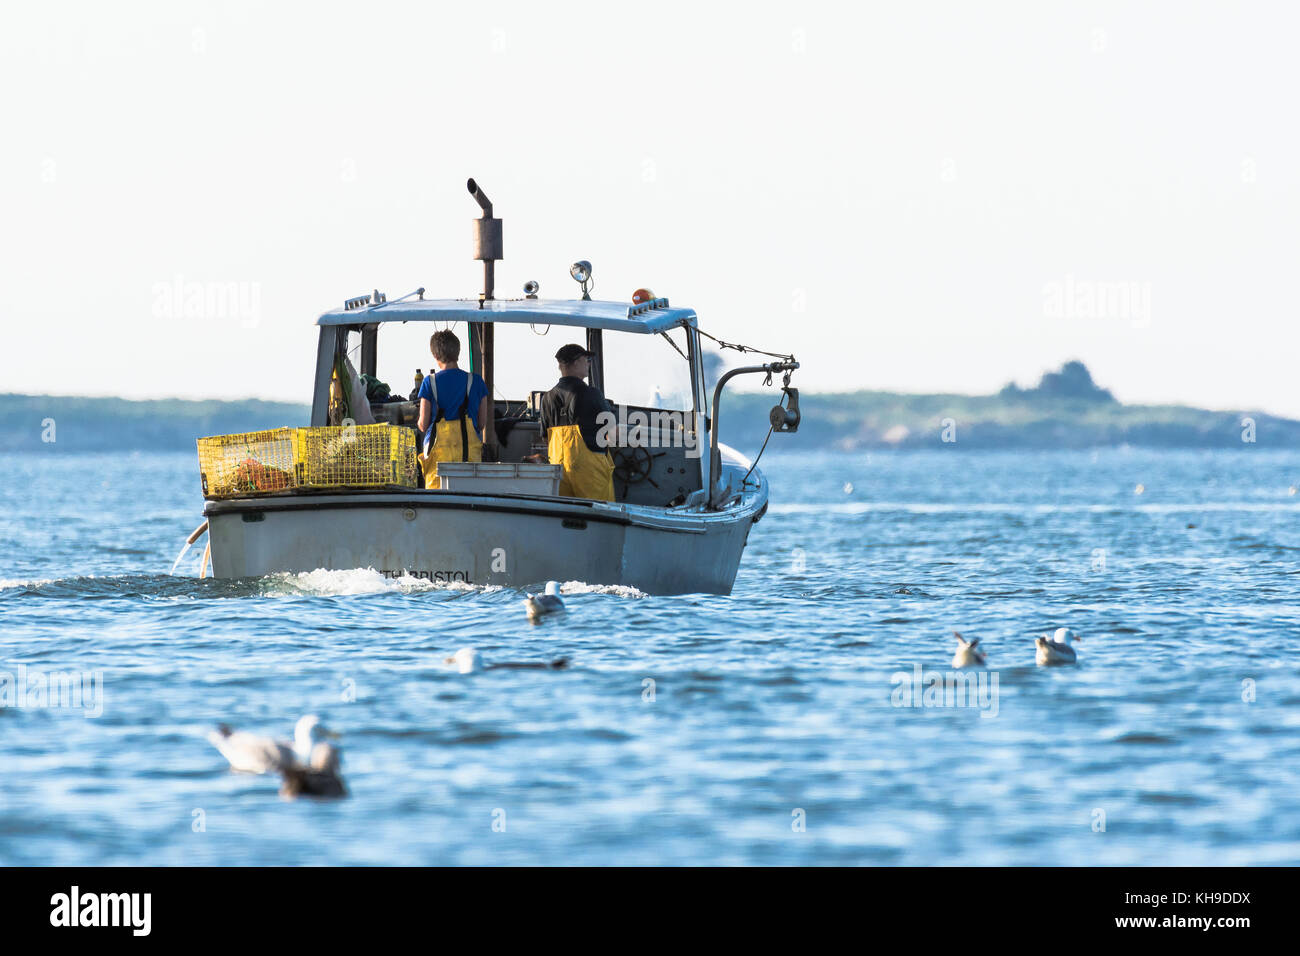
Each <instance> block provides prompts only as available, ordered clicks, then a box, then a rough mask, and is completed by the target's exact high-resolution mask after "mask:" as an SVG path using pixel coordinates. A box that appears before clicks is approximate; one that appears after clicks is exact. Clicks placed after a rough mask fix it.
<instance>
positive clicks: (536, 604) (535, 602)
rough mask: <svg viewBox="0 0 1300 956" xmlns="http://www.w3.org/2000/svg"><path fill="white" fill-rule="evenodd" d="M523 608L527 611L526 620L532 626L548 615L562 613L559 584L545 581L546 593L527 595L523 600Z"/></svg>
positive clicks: (562, 604)
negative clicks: (531, 623)
mask: <svg viewBox="0 0 1300 956" xmlns="http://www.w3.org/2000/svg"><path fill="white" fill-rule="evenodd" d="M524 607H525V608H526V609H527V610H528V620H530V621H532V622H533V623H534V624H536V623H537V622H539V621H540V620H541V619H542V618H544V617H545V616H546V615H548V614H555V613H556V612H558V611H563V610H564V601H562V600H561V599H560V583H559V582H558V581H547V582H546V592H545V593H544V594H530V595H528V597H527V598H525V599H524Z"/></svg>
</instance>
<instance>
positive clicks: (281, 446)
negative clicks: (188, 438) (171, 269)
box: [191, 179, 799, 594]
mask: <svg viewBox="0 0 1300 956" xmlns="http://www.w3.org/2000/svg"><path fill="white" fill-rule="evenodd" d="M468 188H469V192H470V194H471V195H472V196H473V197H474V198H475V199H476V200H477V201H478V203H479V206H480V208H481V210H482V214H481V216H480V217H479V218H477V219H474V220H472V222H473V226H474V228H473V237H474V253H475V255H474V258H475V259H477V260H479V261H481V262H482V263H483V290H482V292H481V293H480V294H479V295H478V296H477V297H476V298H473V299H433V298H425V295H424V289H417V290H416V291H414V292H412V293H410V294H409V295H406V296H403V297H401V298H399V299H394V300H391V301H390V300H389V299H388V298H387V297H386V296H385V295H384V294H382V293H380V292H379V291H377V290H376V291H374V292H372V293H371V294H368V295H362V296H357V297H355V298H353V299H349V300H347V301H346V302H345V303H344V305H343V307H342V308H338V309H335V310H332V311H328V312H326V313H324V314H323V315H321V316H320V317H319V318H318V319H317V322H316V324H317V326H318V327H319V344H318V348H317V353H316V370H315V380H314V389H313V393H312V410H311V422H310V427H308V428H305V429H283V430H279V431H280V433H276V434H272V433H255V434H252V435H247V436H227V438H222V437H220V436H218V438H216V439H200V464H201V470H202V472H203V483H204V492H205V496H206V497H207V499H208V500H207V501H206V503H205V507H204V515H205V518H206V522H205V524H206V531H207V534H208V546H207V552H206V555H205V558H204V564H203V569H204V570H203V573H206V566H207V561H208V555H210V560H211V568H212V574H213V576H215V577H218V578H241V577H257V576H263V575H267V574H272V573H276V572H301V571H312V570H315V569H319V568H325V569H351V568H372V569H374V570H376V571H379V572H381V573H383V574H384V575H386V576H391V577H398V576H405V575H410V576H412V577H416V578H424V579H428V580H431V581H439V582H463V583H465V584H471V585H503V586H509V587H528V586H534V585H539V584H541V583H544V582H546V581H548V580H557V581H583V582H587V583H588V584H600V585H625V586H630V587H633V588H636V589H638V590H640V591H642V592H645V593H647V594H680V593H691V592H703V593H713V594H727V593H730V591H731V589H732V586H733V583H734V581H735V578H736V572H737V569H738V568H739V565H740V561H741V557H742V554H743V552H744V550H745V545H746V542H747V540H748V537H749V532H750V529H751V528H752V527H753V526H754V524H755V523H756V522H758V521H759V519H761V518H762V517H763V515H764V513H765V512H766V510H767V505H768V494H769V488H768V481H767V479H766V478H765V476H764V474H763V472H762V471H761V470H760V469H759V468H758V467H757V463H756V462H751V461H750V460H748V459H747V458H746V457H745V456H743V455H742V454H740V453H739V452H737V451H735V450H734V449H732V448H730V447H728V446H727V445H725V444H724V443H722V442H721V441H720V440H719V421H720V404H721V402H722V393H723V388H724V386H726V384H727V383H728V382H729V381H731V380H732V379H734V378H735V377H736V376H739V375H758V374H761V375H763V376H764V377H765V379H764V380H765V382H767V383H768V384H771V383H772V381H773V377H774V376H781V385H780V386H779V387H780V393H779V394H780V398H779V400H778V401H777V403H776V404H775V405H774V406H773V407H772V410H771V414H770V423H769V424H770V427H769V431H768V435H769V437H770V436H771V434H772V433H773V432H792V431H794V430H795V429H797V428H798V425H799V405H798V390H797V389H795V388H793V387H791V386H790V375H791V373H792V372H793V371H794V370H795V369H797V368H798V367H799V363H798V362H796V361H795V360H794V357H793V356H790V355H784V356H783V355H780V354H778V353H764V354H765V355H766V356H768V357H771V358H772V359H773V360H772V361H768V362H764V363H762V364H757V365H749V366H742V367H738V368H731V369H729V370H727V371H725V372H724V373H723V374H721V375H719V376H718V377H717V381H716V384H715V386H714V388H713V392H712V396H711V403H710V395H709V394H708V392H707V389H706V367H707V366H706V361H705V355H706V351H705V347H706V345H708V344H709V343H710V342H712V343H717V344H718V345H720V346H722V347H728V348H739V349H740V350H741V351H749V349H748V348H747V347H744V346H732V345H731V344H730V343H726V342H721V341H720V340H718V339H716V338H714V337H713V336H711V335H710V334H709V333H707V332H705V331H704V330H702V329H701V328H700V327H699V324H698V320H697V317H696V314H695V312H694V310H692V309H689V308H683V307H681V306H678V305H673V304H670V302H669V300H668V299H667V298H658V297H653V295H652V294H650V293H649V292H648V290H638V295H635V296H634V297H633V300H632V301H626V302H619V301H602V300H597V299H592V298H591V297H590V294H589V292H590V287H591V273H592V267H591V265H590V263H588V262H585V261H580V262H577V263H575V264H574V265H573V266H572V268H571V269H570V275H571V277H572V278H573V279H574V280H575V281H576V282H577V283H578V284H579V286H580V287H581V288H580V292H581V295H580V296H576V297H575V298H572V299H544V298H540V297H539V296H538V285H537V283H536V282H531V281H530V282H528V283H526V284H525V286H524V295H523V296H521V297H519V298H511V299H505V298H497V297H496V296H495V288H494V287H495V264H496V262H497V261H499V260H501V259H502V258H503V253H502V248H503V247H502V227H501V220H500V219H497V218H495V217H494V216H493V208H492V204H491V202H490V201H489V200H488V199H487V197H486V195H485V194H484V193H483V191H482V189H480V188H479V187H478V185H477V184H476V183H475V182H474V180H472V179H471V180H470V181H469V183H468ZM415 323H419V324H422V327H423V330H427V331H428V332H432V331H434V330H437V329H443V328H463V329H464V330H465V331H466V332H467V333H468V334H467V337H468V340H469V369H470V371H472V372H476V373H478V374H480V375H481V376H482V377H483V379H484V382H485V383H486V385H487V388H488V395H489V398H488V414H487V420H486V422H484V423H482V424H483V461H482V462H481V463H480V462H465V463H460V462H457V463H446V462H444V463H440V465H439V467H438V474H439V476H440V482H439V483H440V487H438V488H436V489H430V488H425V487H422V486H421V485H422V481H421V476H420V474H419V469H418V468H415V467H413V465H412V456H413V455H414V454H415V453H416V447H417V446H416V437H415V430H414V428H413V427H412V424H413V422H414V421H415V418H416V414H417V403H416V402H414V401H411V400H409V399H407V400H402V397H400V396H399V397H398V400H396V401H378V402H376V401H372V400H371V399H370V398H369V397H368V395H367V394H365V393H362V394H358V389H357V387H356V386H357V382H358V380H360V381H365V382H374V381H375V379H374V376H375V374H376V369H377V367H378V362H379V355H380V345H381V344H384V343H385V342H386V341H387V339H388V338H389V337H390V334H392V333H395V331H396V330H399V329H407V330H409V329H411V328H413V327H417V326H413V324H415ZM512 329H513V330H515V331H521V330H524V329H527V330H528V332H529V333H532V334H533V335H541V334H542V333H543V330H544V332H545V334H546V336H547V337H548V339H547V342H546V344H547V346H548V349H547V354H548V355H549V351H550V349H552V348H553V347H554V346H555V345H556V344H558V343H559V342H563V341H565V340H566V339H567V340H576V341H578V342H580V343H581V344H582V345H583V347H584V348H585V349H586V351H587V352H589V353H590V355H591V357H590V369H591V371H590V384H591V385H593V386H595V387H596V388H598V389H600V390H601V392H602V393H603V394H604V395H605V396H606V397H607V399H608V400H609V401H610V407H611V411H612V413H613V414H612V417H611V421H609V422H608V423H607V424H608V425H609V426H610V427H609V428H608V430H607V431H606V432H604V434H607V435H609V436H610V439H609V447H608V448H607V451H608V452H609V454H610V455H611V458H612V462H613V465H614V488H615V495H614V500H613V501H595V500H588V499H584V498H573V497H563V496H561V495H560V494H559V493H558V490H557V489H558V481H559V476H560V475H559V473H560V468H559V466H558V465H552V464H549V463H548V462H547V461H546V460H545V449H546V444H545V436H544V434H543V428H542V424H541V419H540V396H541V395H542V394H543V392H541V391H535V390H529V391H528V392H527V393H526V394H518V395H513V396H507V395H506V394H504V393H503V392H502V384H501V382H500V381H498V379H499V372H500V370H501V368H502V363H503V360H504V358H505V355H504V352H505V344H504V342H503V336H504V335H505V333H506V332H507V331H509V330H512ZM664 340H666V344H665V341H664ZM615 342H621V343H624V344H623V345H622V346H620V348H621V349H622V354H625V355H626V354H631V355H633V356H635V357H638V358H637V359H636V361H637V362H640V361H641V358H639V357H641V356H645V355H648V354H650V351H651V350H652V348H656V347H657V348H658V349H660V350H665V351H663V354H664V355H666V356H667V357H668V359H669V360H671V362H673V363H676V365H675V366H674V367H675V368H677V369H678V370H679V371H680V372H681V381H682V383H683V385H682V391H681V392H679V393H676V394H677V399H678V400H677V401H676V402H671V401H666V400H664V398H663V396H656V398H657V399H658V400H657V401H654V402H650V403H646V404H633V403H629V402H622V401H620V397H621V396H620V394H619V390H620V385H621V384H622V383H623V379H622V378H620V377H618V376H614V375H613V374H612V372H611V369H610V368H609V367H608V365H607V359H608V358H609V357H610V355H611V354H612V353H614V352H616V351H618V349H617V348H615ZM627 343H630V345H628V344H627ZM525 344H527V343H525ZM629 350H630V351H629ZM667 350H671V351H667ZM710 354H711V355H713V356H716V355H717V352H712V353H710ZM427 355H428V353H427V352H426V353H425V357H426V359H427ZM352 356H357V357H358V358H359V362H358V363H356V364H355V365H354V363H352V361H351V357H352ZM412 357H413V356H412ZM404 358H407V361H408V362H409V358H408V357H407V356H404ZM548 361H549V366H548V365H545V364H543V365H540V366H539V367H537V368H536V370H535V371H536V377H537V378H538V379H540V380H541V381H539V382H538V384H539V385H541V386H543V387H549V385H550V384H552V383H553V381H554V378H555V375H556V372H555V364H554V362H553V360H548ZM390 364H391V363H390ZM410 364H414V363H413V362H411V363H410ZM715 364H720V363H715ZM407 367H409V365H408V366H407ZM354 376H355V377H354ZM349 384H350V385H351V388H348V386H349ZM348 392H350V393H351V394H350V396H348V395H347V394H346V393H348ZM412 397H413V396H412ZM665 406H668V407H665ZM370 422H374V424H370ZM300 433H301V434H300ZM304 436H305V437H304ZM228 438H229V439H233V440H227V439H228ZM376 439H378V441H376ZM399 439H400V440H399ZM309 440H310V441H318V442H324V443H325V445H323V446H321V447H326V448H327V449H335V450H336V449H339V448H347V449H351V450H350V451H349V454H350V455H351V456H352V458H351V459H350V460H358V459H360V458H366V456H365V454H361V453H359V452H357V450H356V449H358V448H360V447H361V446H362V445H368V447H369V448H370V451H371V452H372V454H370V457H369V458H367V459H366V460H367V461H370V462H371V464H373V460H374V459H376V458H378V459H383V460H382V461H380V465H381V468H380V469H379V472H375V471H374V470H373V469H372V471H371V472H370V473H369V474H368V475H363V476H362V477H361V478H359V479H357V478H355V476H354V478H353V479H349V478H348V475H347V474H344V473H341V472H337V469H336V473H335V474H334V475H333V477H329V476H327V477H326V478H325V479H320V480H312V478H311V475H312V462H313V461H314V460H315V459H313V458H312V453H311V452H310V449H308V448H307V446H308V444H309V443H310V441H309ZM349 440H350V441H351V442H352V445H347V442H348V441H349ZM205 441H206V442H209V443H212V442H217V445H216V446H213V445H211V444H210V445H209V446H207V447H209V448H213V447H215V448H216V451H215V452H213V453H212V454H211V455H208V457H207V458H206V459H205V451H204V449H205V445H204V442H205ZM331 443H332V444H331ZM765 445H766V443H765ZM232 449H234V450H233V452H232ZM375 449H378V451H375ZM539 453H541V454H540V455H539ZM322 454H324V455H325V456H326V457H328V456H329V455H331V454H333V451H329V450H327V451H326V452H323V453H322ZM760 454H761V452H760ZM221 455H224V458H223V459H221V460H223V461H225V462H226V464H227V465H230V463H232V462H233V463H234V465H233V466H231V467H233V468H235V469H236V470H235V471H230V469H229V468H228V469H227V472H226V473H225V474H226V478H229V477H230V475H232V474H237V476H238V480H237V481H233V482H232V481H230V480H226V481H225V483H224V484H223V483H222V482H223V479H222V478H221V477H220V476H219V475H218V474H217V472H218V471H220V466H219V464H214V461H216V459H217V458H220V456H221ZM277 455H278V456H279V457H278V458H277V457H276V456H277ZM214 456H216V457H215V458H214ZM317 457H319V456H317ZM539 459H540V460H539ZM330 460H331V461H335V459H330ZM389 465H391V469H389V468H388V466H389ZM386 469H387V470H386ZM380 472H382V473H380ZM203 530H204V526H203V525H201V526H200V528H199V529H196V533H195V535H193V536H191V542H192V541H194V540H195V539H196V537H197V536H198V535H199V534H200V533H201V532H202V531H203Z"/></svg>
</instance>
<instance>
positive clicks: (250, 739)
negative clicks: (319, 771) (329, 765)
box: [208, 714, 337, 773]
mask: <svg viewBox="0 0 1300 956" xmlns="http://www.w3.org/2000/svg"><path fill="white" fill-rule="evenodd" d="M335 736H337V735H336V734H335V733H334V732H333V731H331V730H329V729H327V728H326V727H325V725H324V724H322V723H321V722H320V718H319V717H317V716H316V715H315V714H307V715H306V716H304V717H301V718H299V720H298V723H297V725H296V726H295V727H294V730H293V743H292V744H290V743H289V742H288V741H284V740H275V739H273V738H271V737H259V736H257V735H256V734H251V733H249V732H248V731H246V730H231V729H230V726H229V725H227V724H219V725H218V726H217V729H216V730H214V731H212V732H211V733H209V734H208V740H209V741H211V743H212V746H214V747H216V748H217V749H218V750H219V751H221V756H223V757H225V758H226V759H227V760H229V761H230V769H231V770H236V771H238V772H240V773H270V772H274V771H278V770H279V769H280V768H282V767H291V766H294V765H296V764H300V765H307V764H308V763H309V761H310V759H311V753H312V747H313V746H315V745H316V743H317V741H319V740H321V739H322V738H325V737H335Z"/></svg>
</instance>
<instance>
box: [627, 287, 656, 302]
mask: <svg viewBox="0 0 1300 956" xmlns="http://www.w3.org/2000/svg"><path fill="white" fill-rule="evenodd" d="M654 297H655V294H654V293H653V292H651V291H650V290H649V289H637V290H636V291H635V292H633V293H632V304H633V305H640V304H641V303H643V302H653V301H654Z"/></svg>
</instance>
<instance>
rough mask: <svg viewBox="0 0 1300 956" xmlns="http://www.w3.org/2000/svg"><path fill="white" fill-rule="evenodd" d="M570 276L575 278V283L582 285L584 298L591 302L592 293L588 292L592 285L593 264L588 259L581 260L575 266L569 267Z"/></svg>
mask: <svg viewBox="0 0 1300 956" xmlns="http://www.w3.org/2000/svg"><path fill="white" fill-rule="evenodd" d="M569 275H571V276H573V281H574V282H578V283H581V285H582V298H583V299H584V300H589V299H590V298H591V293H590V292H589V291H588V288H587V287H588V286H589V285H590V284H591V263H590V262H588V261H587V260H586V259H579V260H578V261H577V262H575V263H574V264H573V265H571V266H569Z"/></svg>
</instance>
